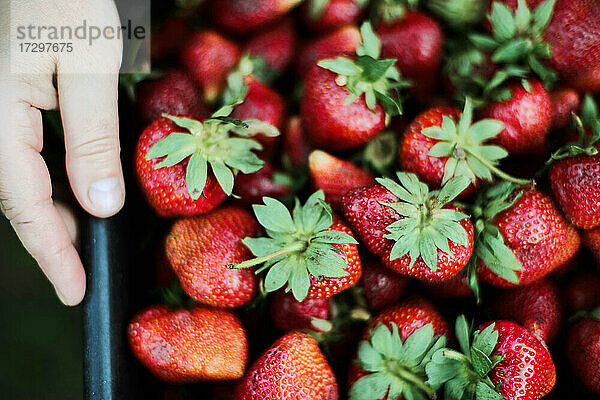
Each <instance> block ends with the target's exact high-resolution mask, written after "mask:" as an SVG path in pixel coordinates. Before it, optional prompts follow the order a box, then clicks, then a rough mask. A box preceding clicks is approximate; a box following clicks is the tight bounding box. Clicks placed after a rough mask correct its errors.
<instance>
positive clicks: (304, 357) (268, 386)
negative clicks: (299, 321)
mask: <svg viewBox="0 0 600 400" xmlns="http://www.w3.org/2000/svg"><path fill="white" fill-rule="evenodd" d="M235 398H236V399H238V400H295V399H299V398H302V399H311V400H337V399H338V398H339V396H338V385H337V382H336V380H335V376H334V374H333V371H332V370H331V367H330V366H329V363H328V362H327V360H326V359H325V357H324V356H323V353H321V350H320V349H319V345H318V344H317V342H316V341H315V339H313V338H312V337H311V336H309V335H307V334H305V333H300V332H292V333H288V334H287V335H285V336H283V337H281V338H280V339H279V340H277V341H276V342H275V343H274V344H273V345H272V346H271V347H270V348H269V349H268V350H267V351H266V352H265V353H264V354H263V355H262V356H261V357H260V358H259V359H258V360H256V362H255V363H254V365H253V366H252V368H250V371H248V373H247V374H246V376H245V377H244V379H243V380H242V382H241V383H240V384H239V385H238V387H237V392H236V396H235Z"/></svg>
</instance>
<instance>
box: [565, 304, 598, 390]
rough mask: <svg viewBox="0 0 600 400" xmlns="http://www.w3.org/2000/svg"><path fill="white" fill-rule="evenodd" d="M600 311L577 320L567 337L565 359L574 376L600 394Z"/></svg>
mask: <svg viewBox="0 0 600 400" xmlns="http://www.w3.org/2000/svg"><path fill="white" fill-rule="evenodd" d="M599 349H600V310H598V309H596V310H594V311H593V312H592V313H590V314H589V315H586V316H584V317H582V318H581V319H579V321H577V322H576V323H575V324H574V325H573V326H572V327H571V329H570V330H569V334H568V336H567V358H568V360H569V364H571V368H572V369H573V372H575V375H577V377H578V378H579V379H580V380H581V382H583V384H584V385H585V386H586V387H587V388H588V389H589V390H591V391H592V392H594V393H597V394H600V374H599V373H598V371H600V350H599Z"/></svg>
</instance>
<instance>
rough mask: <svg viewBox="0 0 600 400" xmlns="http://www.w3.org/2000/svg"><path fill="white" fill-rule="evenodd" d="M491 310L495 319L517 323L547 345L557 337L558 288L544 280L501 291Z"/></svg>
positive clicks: (558, 317)
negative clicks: (495, 316) (494, 313)
mask: <svg viewBox="0 0 600 400" xmlns="http://www.w3.org/2000/svg"><path fill="white" fill-rule="evenodd" d="M494 310H495V311H496V314H497V315H498V317H500V318H502V319H509V320H511V321H514V322H516V323H518V324H519V325H521V326H522V327H524V328H526V329H529V330H530V331H531V333H533V334H534V335H535V336H537V337H539V338H540V339H542V340H543V341H544V342H546V343H548V342H550V341H552V340H553V339H554V338H556V336H558V333H559V331H560V327H561V324H562V304H561V302H560V293H559V291H558V287H557V286H556V285H555V284H554V283H552V282H551V281H549V280H546V279H541V280H539V281H537V282H534V283H532V284H530V285H526V286H520V287H518V288H515V289H510V290H506V291H504V292H502V293H501V294H500V295H499V296H498V297H497V298H496V299H495V301H494Z"/></svg>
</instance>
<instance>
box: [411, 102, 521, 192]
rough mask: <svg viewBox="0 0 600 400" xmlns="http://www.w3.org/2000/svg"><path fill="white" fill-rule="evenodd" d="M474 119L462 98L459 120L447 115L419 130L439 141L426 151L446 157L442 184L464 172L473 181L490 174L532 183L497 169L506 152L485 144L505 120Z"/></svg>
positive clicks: (499, 130)
mask: <svg viewBox="0 0 600 400" xmlns="http://www.w3.org/2000/svg"><path fill="white" fill-rule="evenodd" d="M472 121H473V107H472V106H471V100H470V99H469V98H468V97H467V98H466V99H465V107H464V110H463V112H462V114H461V116H460V117H459V120H458V124H456V123H454V120H453V119H452V118H450V117H449V116H447V115H444V116H443V117H442V126H432V127H429V128H425V129H423V130H422V131H421V133H422V134H423V135H425V136H427V137H428V138H431V139H434V140H436V141H438V142H437V143H436V144H435V145H434V146H433V147H432V148H431V149H429V153H428V155H429V156H431V157H443V158H445V157H447V158H448V160H447V161H446V163H445V165H444V175H443V177H442V184H444V183H446V182H448V181H449V180H450V179H451V178H453V177H455V176H466V177H468V178H470V179H471V181H472V182H476V180H477V179H483V180H486V181H492V174H494V175H496V176H499V177H500V178H502V179H504V180H506V181H510V182H514V183H517V184H520V185H526V184H528V183H531V181H530V180H526V179H519V178H515V177H513V176H510V175H508V174H507V173H505V172H503V171H502V170H500V169H499V168H498V167H497V165H498V163H499V161H500V160H501V159H503V158H505V157H506V156H508V152H507V151H506V150H504V149H503V148H502V147H500V146H498V145H494V144H486V143H487V142H488V141H489V140H491V139H494V138H495V137H497V136H498V134H499V133H500V132H502V130H503V129H504V124H502V122H500V121H497V120H495V119H487V118H486V119H482V120H479V121H477V122H475V123H472Z"/></svg>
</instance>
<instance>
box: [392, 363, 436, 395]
mask: <svg viewBox="0 0 600 400" xmlns="http://www.w3.org/2000/svg"><path fill="white" fill-rule="evenodd" d="M393 373H394V374H396V376H397V377H398V378H400V379H402V380H403V381H405V382H408V383H410V384H412V385H414V386H416V387H418V388H419V389H420V390H421V391H422V392H424V393H426V394H427V396H428V397H429V398H430V399H434V398H435V390H434V389H433V388H432V387H431V386H429V385H427V384H425V382H423V379H421V378H420V377H419V376H418V375H415V374H414V373H413V372H411V371H410V370H408V369H407V368H403V367H400V366H398V367H397V368H394V369H393Z"/></svg>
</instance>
